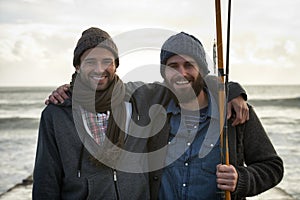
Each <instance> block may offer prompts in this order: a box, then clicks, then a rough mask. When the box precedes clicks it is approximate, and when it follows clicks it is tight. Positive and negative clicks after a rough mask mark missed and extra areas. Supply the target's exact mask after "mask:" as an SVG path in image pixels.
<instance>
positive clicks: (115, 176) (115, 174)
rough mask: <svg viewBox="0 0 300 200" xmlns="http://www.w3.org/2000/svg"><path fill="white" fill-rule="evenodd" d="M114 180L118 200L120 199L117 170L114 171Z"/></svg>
mask: <svg viewBox="0 0 300 200" xmlns="http://www.w3.org/2000/svg"><path fill="white" fill-rule="evenodd" d="M113 178H114V185H115V190H116V195H117V200H119V199H120V196H119V190H118V184H117V180H118V179H117V171H116V170H115V169H113Z"/></svg>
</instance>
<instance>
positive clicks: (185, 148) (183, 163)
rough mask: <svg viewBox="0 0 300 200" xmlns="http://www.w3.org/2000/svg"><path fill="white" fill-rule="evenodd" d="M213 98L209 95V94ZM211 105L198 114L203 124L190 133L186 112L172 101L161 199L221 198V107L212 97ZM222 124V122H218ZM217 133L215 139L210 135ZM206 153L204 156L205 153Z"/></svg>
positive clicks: (200, 123) (169, 111) (169, 110)
mask: <svg viewBox="0 0 300 200" xmlns="http://www.w3.org/2000/svg"><path fill="white" fill-rule="evenodd" d="M208 97H209V95H208ZM208 99H209V101H208V102H209V103H208V106H207V107H206V108H204V109H201V110H200V113H199V111H198V114H200V115H199V116H200V117H199V123H197V124H195V126H194V127H193V130H188V129H187V127H186V124H185V120H184V119H182V118H183V117H182V115H183V112H185V111H183V110H180V108H179V107H178V106H177V105H176V104H175V102H174V101H171V102H170V103H169V105H168V107H167V113H168V114H171V118H170V126H171V130H170V134H169V144H168V151H167V157H166V160H165V164H166V165H167V166H166V167H165V168H164V171H163V175H162V180H161V186H160V190H159V199H160V200H166V199H172V200H175V199H203V200H207V199H220V191H219V190H218V188H217V183H216V166H217V164H219V163H220V146H219V132H218V131H219V130H218V127H219V126H217V127H213V128H211V127H210V126H211V124H212V123H211V122H212V121H214V122H218V119H219V116H218V112H216V109H215V108H216V107H215V106H217V104H216V102H215V101H214V99H213V98H212V99H211V98H210V97H209V98H208ZM216 124H218V123H216ZM208 131H210V132H211V131H213V132H216V134H213V137H210V136H209V135H210V134H208V133H207V132H208ZM201 152H202V153H201Z"/></svg>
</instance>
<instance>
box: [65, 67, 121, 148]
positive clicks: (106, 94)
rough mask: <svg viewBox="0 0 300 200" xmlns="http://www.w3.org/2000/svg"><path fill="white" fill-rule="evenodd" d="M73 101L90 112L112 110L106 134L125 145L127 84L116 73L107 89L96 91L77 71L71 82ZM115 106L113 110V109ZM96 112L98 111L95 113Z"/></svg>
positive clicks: (114, 141) (117, 142) (111, 139)
mask: <svg viewBox="0 0 300 200" xmlns="http://www.w3.org/2000/svg"><path fill="white" fill-rule="evenodd" d="M70 85H71V92H72V101H74V102H76V103H77V104H79V105H80V106H82V107H83V108H84V109H86V110H88V111H89V112H93V113H95V112H97V113H99V112H100V113H101V112H106V111H110V113H111V116H110V117H109V119H108V126H107V131H106V135H107V137H108V139H109V140H110V141H111V142H112V143H114V144H116V145H117V146H119V147H123V145H124V138H125V134H124V132H123V131H122V130H125V119H126V109H125V103H124V97H125V85H124V83H123V82H122V81H121V80H120V78H119V77H118V76H117V75H115V76H114V79H113V80H112V82H111V83H110V85H109V86H108V88H107V89H105V90H101V91H95V90H93V89H91V88H90V87H89V86H88V85H87V83H85V82H83V81H82V80H81V78H80V76H79V75H77V73H76V72H75V73H74V74H73V75H72V82H71V84H70ZM112 108H113V111H112ZM95 114H96V113H95ZM116 121H117V122H118V124H117V122H116Z"/></svg>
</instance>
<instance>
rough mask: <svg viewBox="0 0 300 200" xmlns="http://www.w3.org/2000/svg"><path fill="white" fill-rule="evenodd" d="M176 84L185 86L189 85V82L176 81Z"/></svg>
mask: <svg viewBox="0 0 300 200" xmlns="http://www.w3.org/2000/svg"><path fill="white" fill-rule="evenodd" d="M175 83H176V84H177V85H185V84H188V83H189V81H187V80H183V81H176V82H175Z"/></svg>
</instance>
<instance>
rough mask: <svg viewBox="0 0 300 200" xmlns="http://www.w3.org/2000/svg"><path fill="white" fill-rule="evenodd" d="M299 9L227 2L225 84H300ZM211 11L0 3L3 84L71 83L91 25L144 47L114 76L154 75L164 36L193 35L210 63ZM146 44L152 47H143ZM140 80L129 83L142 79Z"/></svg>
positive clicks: (192, 6)
mask: <svg viewBox="0 0 300 200" xmlns="http://www.w3.org/2000/svg"><path fill="white" fill-rule="evenodd" d="M222 2H223V3H226V4H227V1H222ZM226 7H227V5H225V4H224V5H223V6H222V17H223V26H224V29H223V33H224V34H225V32H226V20H227V19H226V18H227V13H226V12H227V8H226ZM299 7H300V1H298V0H276V1H274V0H251V1H249V0H233V1H232V15H231V17H232V22H231V27H232V28H231V42H230V77H229V79H230V80H234V81H238V82H240V83H242V84H300V78H299V77H300V75H299V74H300V67H299V66H298V65H299V63H300V56H299V47H300V45H299V44H300V37H299V36H300V23H299V19H300V13H299V12H298V11H297V9H299ZM214 8H215V7H214V1H213V0H164V1H162V0H127V1H124V0H109V1H107V0H106V1H101V0H51V1H49V0H47V1H46V0H0V29H1V31H0V41H1V42H0V86H57V85H61V84H63V83H68V82H69V81H70V77H71V74H72V73H73V71H74V67H73V66H72V59H73V50H74V47H75V45H76V43H77V40H78V39H79V37H80V35H81V33H82V31H83V30H85V29H87V28H89V27H91V26H96V27H100V28H102V29H104V30H106V31H107V32H109V33H110V34H111V36H112V37H113V38H116V43H117V45H118V46H122V45H125V46H126V45H129V46H130V44H131V43H132V42H133V41H135V42H137V43H138V41H141V43H138V44H137V45H136V46H134V47H130V48H129V49H126V50H124V51H122V50H121V53H123V54H122V55H121V56H120V59H121V65H120V67H119V69H118V73H119V75H120V76H121V77H124V79H125V78H126V74H127V73H128V74H130V70H132V69H133V68H135V67H136V68H139V67H140V71H139V72H138V73H141V74H143V76H145V75H146V76H145V77H148V78H149V77H152V76H153V75H152V73H149V72H148V71H147V69H148V68H150V65H151V66H152V67H153V66H155V67H154V68H155V69H158V65H157V63H158V62H159V51H158V49H159V47H160V45H161V44H159V42H162V41H163V40H164V39H165V38H167V37H168V36H169V35H168V34H169V33H173V32H178V31H185V32H188V33H190V34H193V35H195V36H196V37H198V38H199V39H200V40H201V41H202V43H203V45H204V48H205V49H206V51H207V53H208V55H209V56H210V57H212V46H213V41H214V38H215V14H214V12H215V10H214ZM141 30H142V31H141ZM151 30H154V31H151ZM143 33H145V34H143ZM160 33H161V34H160ZM118 38H121V39H120V40H118ZM124 40H126V41H125V43H124V44H120V43H122V42H124ZM223 40H224V43H225V37H224V38H223ZM145 41H146V42H145ZM149 42H150V43H153V44H150V46H151V47H153V48H150V49H149V48H148V49H147V48H144V47H147V45H148V43H149ZM154 43H155V44H154ZM155 47H157V48H156V50H155ZM120 48H121V47H120ZM132 48H134V49H132ZM224 54H225V48H224ZM224 57H225V55H224ZM154 64H156V65H154ZM148 65H149V66H148ZM147 66H148V68H147ZM156 74H158V71H157V73H156ZM143 76H138V75H134V76H132V78H136V80H140V79H142V80H145V79H146V78H144V77H143ZM128 77H130V76H128ZM129 79H131V78H129Z"/></svg>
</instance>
